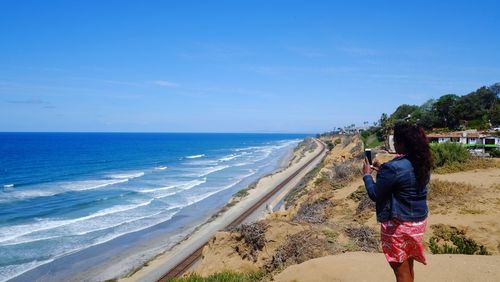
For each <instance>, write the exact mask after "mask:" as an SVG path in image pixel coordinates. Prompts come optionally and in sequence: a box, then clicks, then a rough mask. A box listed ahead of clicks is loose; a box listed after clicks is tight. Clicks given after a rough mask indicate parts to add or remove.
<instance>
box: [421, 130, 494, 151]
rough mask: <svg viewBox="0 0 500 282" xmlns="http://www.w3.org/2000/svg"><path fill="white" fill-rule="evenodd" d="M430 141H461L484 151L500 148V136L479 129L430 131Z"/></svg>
mask: <svg viewBox="0 0 500 282" xmlns="http://www.w3.org/2000/svg"><path fill="white" fill-rule="evenodd" d="M427 138H429V142H431V143H432V142H434V143H445V142H454V143H461V144H463V145H464V146H465V147H467V148H468V149H471V150H477V149H479V150H482V151H483V153H484V151H487V150H491V149H495V148H496V149H500V137H497V136H493V135H489V134H482V133H479V132H478V131H477V130H466V131H459V132H447V133H430V134H428V135H427Z"/></svg>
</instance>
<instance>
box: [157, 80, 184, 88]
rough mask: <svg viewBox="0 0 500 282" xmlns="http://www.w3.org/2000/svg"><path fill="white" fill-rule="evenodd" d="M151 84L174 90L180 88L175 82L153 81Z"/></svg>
mask: <svg viewBox="0 0 500 282" xmlns="http://www.w3.org/2000/svg"><path fill="white" fill-rule="evenodd" d="M153 84H155V85H158V86H163V87H170V88H175V87H179V86H180V85H179V84H177V83H175V82H171V81H167V80H155V81H153Z"/></svg>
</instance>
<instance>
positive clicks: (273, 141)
mask: <svg viewBox="0 0 500 282" xmlns="http://www.w3.org/2000/svg"><path fill="white" fill-rule="evenodd" d="M304 137H305V135H298V134H184V133H182V134H181V133H178V134H176V133H165V134H163V133H161V134H160V133H0V254H1V255H0V281H5V280H9V279H11V278H14V277H16V276H18V275H20V274H22V273H24V272H26V271H28V270H30V269H34V268H36V267H38V266H40V265H44V264H47V263H50V262H51V261H54V260H55V259H58V258H61V257H64V256H66V255H68V254H74V253H75V252H78V251H82V250H85V249H88V248H90V247H92V246H96V245H99V244H102V243H104V242H108V241H110V240H114V239H116V238H119V237H121V236H124V235H126V234H129V233H132V232H137V231H140V230H147V229H148V228H151V227H152V226H155V225H159V224H163V225H165V224H168V223H169V220H172V219H173V218H174V217H175V216H176V215H177V214H179V213H180V212H181V211H183V210H185V209H188V208H189V207H190V206H192V205H194V204H196V203H199V202H202V201H205V200H206V199H209V198H210V197H213V196H214V195H217V194H219V193H223V192H224V191H226V192H227V191H235V189H241V188H243V187H244V186H245V185H248V183H250V182H252V181H254V180H256V179H257V178H259V177H261V176H263V175H265V174H267V173H269V172H271V171H272V170H274V169H276V168H277V167H278V166H279V160H280V159H281V158H282V157H283V156H284V155H285V154H286V153H287V152H289V151H290V150H291V149H292V148H294V147H295V146H296V145H297V143H298V142H300V140H301V139H302V138H304ZM199 212H200V213H203V212H204V211H203V210H200V211H199Z"/></svg>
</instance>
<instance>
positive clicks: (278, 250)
mask: <svg viewBox="0 0 500 282" xmlns="http://www.w3.org/2000/svg"><path fill="white" fill-rule="evenodd" d="M322 141H323V142H325V143H327V144H333V146H331V150H329V152H328V153H327V154H326V156H325V157H324V159H323V161H322V162H321V163H320V164H319V165H318V166H317V167H316V168H315V169H314V170H312V171H311V172H310V173H308V174H307V175H306V176H305V177H304V178H303V179H302V181H301V182H300V183H299V184H298V185H297V186H296V187H295V188H294V189H292V190H291V192H290V193H289V194H288V195H287V197H286V198H285V200H284V202H285V203H284V205H283V206H282V208H281V209H280V210H278V211H274V212H273V213H270V214H268V215H267V216H266V217H265V218H264V219H262V220H259V221H256V222H254V223H249V224H247V227H248V228H240V229H233V230H224V231H220V232H218V233H217V234H215V236H214V237H213V238H212V239H211V240H210V241H209V244H208V245H207V246H206V247H205V248H204V249H203V257H202V260H201V262H200V263H198V264H197V265H196V266H195V267H193V268H192V269H191V272H188V273H186V274H185V276H189V275H200V276H202V277H207V276H210V275H213V274H215V273H220V272H225V271H231V272H241V273H260V274H261V275H262V277H263V278H262V281H391V280H393V279H394V275H393V273H392V270H391V269H390V267H389V265H388V264H387V262H386V260H385V258H384V256H383V254H382V253H381V249H380V244H379V238H380V227H379V225H378V223H377V222H376V218H375V208H374V204H373V203H372V202H371V201H370V200H369V198H368V196H367V195H366V192H365V191H364V187H363V181H362V179H361V165H362V160H363V158H364V154H363V143H362V141H361V139H360V138H359V136H356V135H351V136H333V137H328V138H323V139H322ZM377 152H378V154H377V158H378V159H379V160H381V161H382V162H385V161H389V160H390V159H392V158H393V157H394V156H393V155H391V154H388V153H386V152H384V151H382V150H378V151H377ZM485 162H487V164H486V163H485V164H483V165H482V166H480V167H477V168H475V167H471V168H469V169H467V170H465V171H454V172H452V173H442V172H441V173H433V174H432V179H431V183H430V185H429V191H430V192H429V202H428V204H429V210H430V217H429V225H428V229H427V232H426V234H425V237H424V241H425V243H424V244H425V246H426V255H427V257H428V265H426V266H424V265H421V264H419V263H416V264H415V265H416V266H415V267H416V280H417V281H498V280H499V279H500V270H499V269H500V268H499V267H498V266H499V265H500V256H499V255H500V222H499V221H498V218H499V217H500V195H499V193H498V191H500V190H499V189H500V186H499V184H498V183H500V162H499V161H498V160H497V159H489V160H485ZM452 238H460V240H462V241H463V242H467V246H465V247H464V246H460V245H459V246H457V248H458V249H459V251H460V250H461V251H463V249H464V248H465V249H467V248H469V247H470V248H469V249H467V250H466V251H467V252H469V253H470V254H475V255H463V254H440V253H441V252H442V250H443V248H444V247H445V246H452V247H454V245H453V244H454V242H453V239H452ZM478 254H485V255H478ZM252 281H253V280H252ZM259 281H260V280H259Z"/></svg>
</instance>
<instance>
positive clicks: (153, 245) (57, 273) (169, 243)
mask: <svg viewBox="0 0 500 282" xmlns="http://www.w3.org/2000/svg"><path fill="white" fill-rule="evenodd" d="M299 144H300V141H298V142H297V143H295V144H293V145H291V146H289V147H288V148H286V151H282V153H281V154H279V155H277V157H276V158H274V160H272V162H269V165H268V168H267V169H264V170H262V171H261V173H259V174H258V175H256V178H249V179H247V180H243V181H242V182H241V183H240V184H239V185H235V186H234V187H232V188H230V189H227V190H225V192H222V191H221V192H222V193H217V194H214V195H213V196H211V197H209V198H207V199H206V200H203V201H202V202H200V203H198V204H195V205H193V206H190V207H187V208H186V209H185V210H183V211H182V212H181V213H179V214H178V216H176V217H174V218H172V219H170V220H169V221H168V222H163V223H160V224H158V225H155V226H152V227H149V228H146V229H144V230H139V231H135V232H131V233H128V234H125V235H123V236H120V237H119V238H115V239H113V240H110V241H108V242H104V243H102V244H98V245H94V246H91V247H89V248H86V249H84V250H80V251H77V252H74V253H71V254H68V255H65V256H63V257H59V258H56V259H55V260H54V261H53V262H50V263H47V264H43V265H40V266H37V267H35V268H33V269H30V270H27V271H26V272H24V273H22V274H20V275H18V276H16V277H13V278H11V280H12V281H26V280H40V279H41V280H48V281H53V280H64V281H104V280H109V279H111V280H113V279H118V278H119V277H125V276H126V275H130V273H131V272H135V271H137V269H140V268H141V267H143V265H145V264H148V263H149V262H150V261H151V260H154V259H155V258H156V257H158V256H159V255H161V254H162V253H164V252H165V250H171V249H173V248H175V246H176V245H178V244H179V243H182V242H183V241H185V240H187V239H188V238H189V237H190V236H191V235H192V234H193V233H195V232H196V231H197V230H198V229H199V228H200V227H202V226H204V225H205V224H206V223H207V222H209V221H210V220H211V217H212V216H213V215H214V214H216V213H217V212H218V211H219V210H220V209H222V208H224V206H225V205H226V204H227V203H228V201H230V200H231V199H232V196H230V195H231V194H232V195H234V194H235V193H236V192H238V191H239V190H242V189H248V188H249V186H251V185H253V184H254V183H256V182H258V181H260V179H262V178H264V177H268V176H269V175H272V174H275V173H277V172H279V171H282V170H284V169H286V167H287V166H288V163H289V162H290V160H291V157H292V156H293V153H292V152H293V151H294V150H295V149H296V148H297V147H298V145H299ZM199 208H202V209H203V211H204V212H203V213H199V212H197V210H199Z"/></svg>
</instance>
